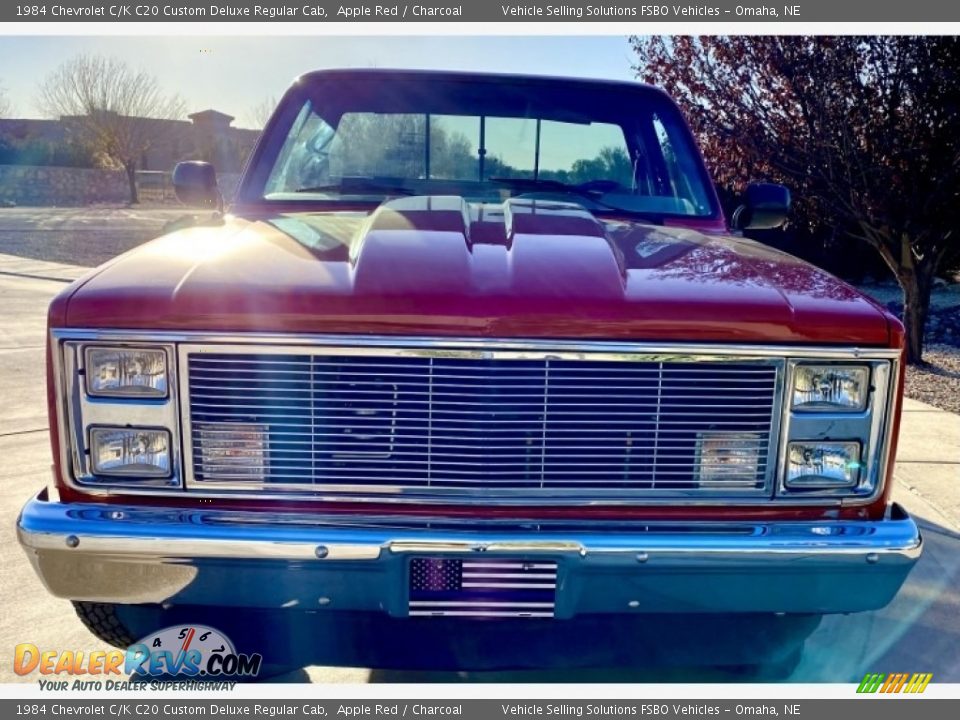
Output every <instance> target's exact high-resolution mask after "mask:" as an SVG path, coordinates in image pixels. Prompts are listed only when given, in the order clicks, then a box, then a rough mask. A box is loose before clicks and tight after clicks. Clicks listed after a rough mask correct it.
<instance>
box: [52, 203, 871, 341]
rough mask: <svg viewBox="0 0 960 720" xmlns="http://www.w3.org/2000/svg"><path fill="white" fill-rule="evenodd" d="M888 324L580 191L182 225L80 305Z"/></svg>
mask: <svg viewBox="0 0 960 720" xmlns="http://www.w3.org/2000/svg"><path fill="white" fill-rule="evenodd" d="M420 205H423V206H424V207H420ZM428 206H429V207H428ZM888 322H889V320H888V317H887V316H886V315H885V313H884V312H883V311H882V310H880V309H879V308H878V307H877V306H875V305H874V304H873V303H871V302H870V301H868V300H866V299H865V298H864V297H863V296H861V295H860V294H859V293H857V292H856V291H855V290H854V289H853V288H851V287H849V286H847V285H846V284H844V283H842V282H840V281H839V280H837V279H835V278H833V277H832V276H830V275H829V274H827V273H825V272H823V271H822V270H819V269H817V268H815V267H813V266H811V265H809V264H806V263H804V262H801V261H799V260H797V259H796V258H793V257H791V256H789V255H785V254H783V253H780V252H778V251H775V250H772V249H770V248H768V247H765V246H763V245H761V244H759V243H755V242H753V241H749V240H744V239H739V238H733V237H723V236H719V235H714V234H705V233H701V232H697V231H695V230H691V229H687V228H680V227H658V226H652V225H646V224H641V223H637V222H630V221H625V220H624V221H619V220H605V221H599V220H597V219H595V218H594V217H593V216H592V215H591V214H590V213H588V212H587V211H586V210H584V209H582V208H581V207H579V206H577V205H571V204H567V203H556V202H554V203H544V202H542V201H540V202H537V203H533V202H526V203H524V202H519V201H516V200H511V201H508V202H506V203H504V204H503V205H484V206H477V205H467V204H466V203H463V201H461V200H460V199H459V198H409V199H405V200H398V201H392V202H389V203H386V204H384V205H383V206H381V207H380V208H379V209H378V210H376V211H375V212H374V213H373V214H372V215H371V216H367V215H365V214H364V213H361V212H346V213H333V212H326V213H322V212H321V213H301V214H291V215H281V216H259V217H258V216H255V215H249V216H247V217H232V218H229V219H228V220H227V221H226V223H225V224H224V225H223V226H220V227H198V228H193V229H188V230H183V231H180V232H177V233H174V234H172V235H169V236H166V237H164V238H160V239H158V240H156V241H154V242H152V243H149V244H147V245H145V246H143V247H141V248H138V249H136V250H134V251H132V252H130V253H128V254H127V255H125V256H121V258H119V259H118V260H116V261H114V262H113V263H111V264H110V265H109V266H108V267H106V268H105V269H103V270H102V271H101V272H100V273H99V274H97V275H96V276H95V277H93V278H92V279H90V280H89V281H88V282H86V284H84V285H83V287H82V288H81V289H80V290H79V291H77V292H76V293H75V294H74V295H73V297H72V298H71V299H70V302H69V307H68V309H67V317H66V325H67V326H73V327H94V328H96V327H106V328H124V329H150V330H208V331H238V332H246V331H252V332H256V331H260V332H279V333H376V334H414V335H438V336H464V335H466V336H479V337H497V338H567V339H570V338H580V339H592V340H636V341H660V340H663V341H695V342H734V343H736V342H744V343H820V344H843V345H852V344H858V345H874V346H877V345H882V346H886V345H887V344H888V343H889V340H890V337H889V330H888Z"/></svg>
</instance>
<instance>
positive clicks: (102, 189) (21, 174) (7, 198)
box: [0, 165, 129, 206]
mask: <svg viewBox="0 0 960 720" xmlns="http://www.w3.org/2000/svg"><path fill="white" fill-rule="evenodd" d="M128 197H129V190H128V189H127V179H126V176H125V175H124V174H123V172H117V171H115V170H89V169H86V168H61V167H32V166H29V165H0V205H7V204H10V203H13V204H15V205H66V206H76V205H90V204H93V203H122V202H126V201H127V199H128Z"/></svg>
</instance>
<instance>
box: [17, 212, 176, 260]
mask: <svg viewBox="0 0 960 720" xmlns="http://www.w3.org/2000/svg"><path fill="white" fill-rule="evenodd" d="M186 214H187V212H186V211H185V210H184V208H176V207H173V208H149V207H145V208H141V207H137V208H128V207H109V206H103V207H90V208H27V207H25V208H0V253H9V254H11V255H17V256H20V257H27V258H35V259H38V260H50V261H54V262H66V263H75V264H77V265H86V266H89V267H96V266H97V265H100V264H101V263H104V262H106V261H107V260H109V259H110V258H112V257H114V256H116V255H119V254H120V253H122V252H126V251H127V250H129V249H130V248H132V247H135V246H136V245H139V244H141V243H143V242H146V241H147V240H150V239H152V238H155V237H157V236H158V235H160V234H161V230H162V228H163V226H164V225H165V224H166V223H167V222H170V221H171V220H175V219H177V218H179V217H183V216H184V215H186ZM65 230H66V232H65Z"/></svg>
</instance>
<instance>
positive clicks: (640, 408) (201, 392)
mask: <svg viewBox="0 0 960 720" xmlns="http://www.w3.org/2000/svg"><path fill="white" fill-rule="evenodd" d="M333 353H335V351H331V354H325V353H320V352H317V351H315V350H310V351H308V350H304V351H303V352H289V353H286V352H284V353H277V352H269V353H262V354H261V353H257V352H247V351H242V352H241V351H231V352H218V351H217V350H215V349H211V350H209V351H208V350H205V351H203V352H198V351H197V352H191V351H188V352H186V354H185V357H186V364H187V376H188V380H187V384H188V390H189V392H188V397H189V412H188V419H189V436H188V438H189V443H188V445H189V447H188V452H189V456H190V459H191V461H192V486H197V485H202V486H207V487H210V486H212V485H214V484H216V485H217V486H219V487H236V488H244V487H249V486H250V485H251V484H257V483H263V484H264V485H265V486H267V488H269V489H276V490H286V489H293V490H298V489H299V490H303V491H316V490H324V491H328V492H333V493H347V494H364V493H370V494H373V493H395V492H406V493H413V494H419V495H429V496H439V497H444V496H447V497H449V496H457V495H463V494H470V495H478V494H480V495H484V496H487V495H489V496H494V495H504V494H517V493H520V494H525V495H529V496H532V497H539V498H542V499H544V500H545V501H549V498H550V497H551V496H555V495H556V494H558V493H560V494H569V493H576V494H577V495H579V496H585V497H589V496H598V497H601V496H602V497H610V496H625V497H636V496H655V497H670V496H689V495H699V494H703V493H716V492H723V493H739V494H753V495H756V494H764V493H768V492H770V483H769V478H770V475H771V473H770V472H768V469H769V468H770V463H771V462H772V460H771V457H772V445H773V444H774V441H775V438H774V437H773V434H774V429H775V425H774V418H775V417H776V416H777V413H778V410H779V408H778V407H777V406H778V397H779V395H778V392H777V390H778V388H777V384H778V378H779V371H780V368H781V367H782V365H781V364H780V361H777V360H773V359H718V358H713V359H710V358H684V359H682V360H670V361H668V360H663V359H657V358H645V357H643V356H638V357H629V356H616V359H614V360H610V359H602V360H601V359H591V357H590V355H589V354H584V355H581V356H578V357H575V358H569V357H560V356H544V357H536V358H527V357H511V356H507V357H501V356H497V355H496V354H489V355H480V354H478V353H468V352H464V353H457V352H456V351H451V352H445V351H442V350H437V351H433V352H431V353H430V354H429V355H427V354H426V353H413V352H411V353H410V354H404V353H397V354H395V355H394V354H389V353H383V354H370V355H363V354H353V353H350V354H346V353H344V354H333ZM244 448H246V450H244ZM251 448H252V450H251ZM754 449H755V452H753V450H754ZM737 458H740V459H745V462H740V463H734V462H733V461H734V460H736V459H737Z"/></svg>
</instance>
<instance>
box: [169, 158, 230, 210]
mask: <svg viewBox="0 0 960 720" xmlns="http://www.w3.org/2000/svg"><path fill="white" fill-rule="evenodd" d="M173 191H174V192H175V193H176V194H177V200H179V201H180V202H182V203H183V204H184V205H188V206H190V207H195V208H201V209H204V210H212V209H215V210H222V209H223V197H222V196H221V195H220V189H219V188H218V187H217V171H216V170H214V168H213V165H211V164H210V163H208V162H202V161H200V160H189V161H187V162H182V163H177V166H176V167H175V168H174V169H173Z"/></svg>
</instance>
